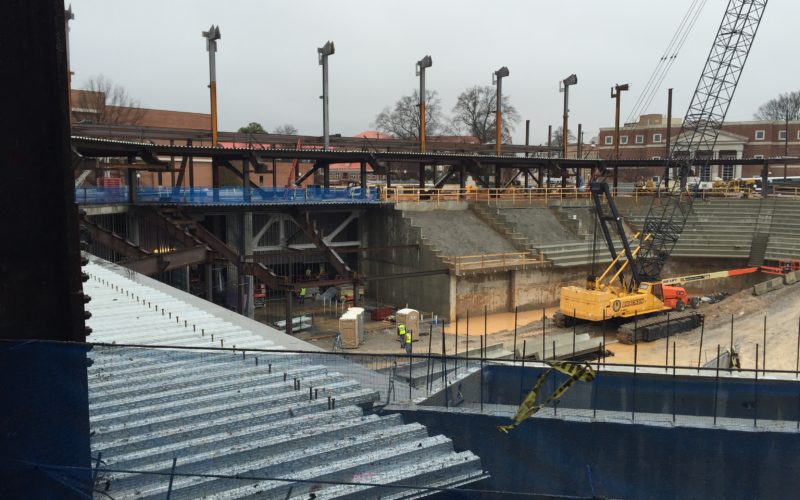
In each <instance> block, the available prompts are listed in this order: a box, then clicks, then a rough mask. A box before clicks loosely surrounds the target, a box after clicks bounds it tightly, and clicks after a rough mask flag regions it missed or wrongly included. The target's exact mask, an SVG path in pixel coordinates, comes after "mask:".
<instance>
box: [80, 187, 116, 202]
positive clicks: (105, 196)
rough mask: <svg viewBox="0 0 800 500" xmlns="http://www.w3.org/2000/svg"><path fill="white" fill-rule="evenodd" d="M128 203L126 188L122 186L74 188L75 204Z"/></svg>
mask: <svg viewBox="0 0 800 500" xmlns="http://www.w3.org/2000/svg"><path fill="white" fill-rule="evenodd" d="M128 201H129V193H128V188H127V187H124V186H123V187H82V188H75V202H76V203H78V204H80V205H108V204H112V203H128Z"/></svg>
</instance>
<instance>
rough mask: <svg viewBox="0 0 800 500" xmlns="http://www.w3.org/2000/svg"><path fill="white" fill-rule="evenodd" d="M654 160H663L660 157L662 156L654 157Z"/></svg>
mask: <svg viewBox="0 0 800 500" xmlns="http://www.w3.org/2000/svg"><path fill="white" fill-rule="evenodd" d="M653 159H654V160H660V159H661V157H660V156H654V157H653Z"/></svg>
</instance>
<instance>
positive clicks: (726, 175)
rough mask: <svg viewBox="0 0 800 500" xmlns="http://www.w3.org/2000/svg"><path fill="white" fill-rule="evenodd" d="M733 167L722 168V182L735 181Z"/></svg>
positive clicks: (725, 166)
mask: <svg viewBox="0 0 800 500" xmlns="http://www.w3.org/2000/svg"><path fill="white" fill-rule="evenodd" d="M733 168H734V167H733V165H723V166H722V180H723V181H729V180H732V179H733Z"/></svg>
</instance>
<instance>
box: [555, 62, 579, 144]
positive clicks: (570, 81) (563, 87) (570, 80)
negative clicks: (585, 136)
mask: <svg viewBox="0 0 800 500" xmlns="http://www.w3.org/2000/svg"><path fill="white" fill-rule="evenodd" d="M559 83H560V85H559V87H558V91H559V92H563V93H564V121H563V123H562V125H561V156H562V158H566V157H567V143H568V141H569V133H568V130H569V88H570V87H571V86H572V85H575V84H577V83H578V77H577V76H575V74H574V73H573V74H571V75H569V76H568V77H566V78H564V79H563V80H561V82H559Z"/></svg>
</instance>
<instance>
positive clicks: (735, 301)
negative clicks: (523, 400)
mask: <svg viewBox="0 0 800 500" xmlns="http://www.w3.org/2000/svg"><path fill="white" fill-rule="evenodd" d="M308 309H309V311H308V312H317V311H311V310H310V309H315V307H314V306H313V305H312V306H311V307H308ZM556 309H557V308H555V307H551V308H547V309H546V310H545V314H546V317H547V318H548V319H547V320H546V323H545V330H546V334H547V335H548V336H549V335H555V334H564V333H570V332H571V331H572V329H569V328H566V329H564V328H556V327H555V326H554V325H553V323H552V321H551V319H550V318H552V316H553V313H554V312H555V311H556ZM700 312H701V313H703V314H705V318H706V319H705V327H704V329H703V332H702V337H703V345H702V351H701V349H700V337H701V329H699V328H698V329H696V330H694V331H691V332H685V333H681V334H678V335H677V336H675V337H672V338H670V347H669V360H668V361H667V341H666V339H660V340H656V341H654V342H641V343H639V345H638V348H637V350H638V353H637V354H636V356H637V362H638V363H642V364H650V365H664V364H665V363H668V364H669V365H671V364H672V347H671V346H672V343H675V348H676V362H677V365H678V366H696V365H697V364H698V358H699V361H700V363H701V364H704V363H706V362H707V361H710V360H712V359H713V358H714V357H715V356H716V351H717V344H719V345H720V346H721V349H723V350H724V349H726V348H728V347H729V346H730V344H731V317H733V327H734V328H733V344H734V345H737V344H738V345H739V353H740V358H741V361H742V366H744V367H746V368H751V367H754V366H755V350H756V344H758V346H759V347H758V349H759V367H763V361H762V359H763V354H764V350H763V349H764V318H765V316H766V318H767V330H766V332H767V337H766V348H767V352H766V366H767V369H776V370H795V368H796V365H797V347H798V331H799V329H800V284H798V285H794V286H787V287H784V288H782V289H780V290H776V291H774V292H770V293H767V294H765V295H762V296H759V297H756V296H753V295H752V289H751V288H747V289H745V290H742V291H741V292H738V293H735V294H733V295H731V296H729V297H727V298H726V299H724V300H723V301H721V302H719V303H717V304H703V305H702V306H701V308H700ZM328 316H330V317H327V316H325V315H319V314H318V315H316V316H315V322H317V323H318V326H319V328H318V330H321V331H322V333H320V331H317V332H298V333H297V334H296V336H297V337H298V338H301V339H303V340H306V341H308V342H311V343H313V344H315V345H317V346H319V347H321V348H323V349H332V348H333V342H334V337H335V333H334V332H335V331H336V329H337V319H336V317H335V315H333V314H329V315H328ZM485 323H486V327H487V328H486V330H488V340H487V345H490V346H491V345H495V344H502V345H503V346H504V347H505V349H507V350H512V349H513V347H514V313H513V312H507V313H495V314H489V315H488V316H487V317H486V319H485ZM365 329H366V331H367V333H366V338H365V342H364V344H362V345H361V346H360V347H359V348H358V349H357V352H359V353H392V354H401V353H403V352H404V351H403V350H402V349H401V348H400V345H399V342H398V338H397V335H396V334H395V325H394V324H393V323H390V322H387V321H379V322H375V321H371V320H367V321H366V322H365ZM457 329H458V345H456V325H455V324H453V323H451V324H447V325H446V326H445V335H444V345H445V352H446V353H447V354H455V353H456V350H457V352H459V353H463V352H464V351H465V350H466V349H470V350H474V349H478V348H479V346H480V337H482V336H484V335H486V332H485V331H484V316H483V314H482V313H481V312H478V313H476V314H475V315H474V316H471V317H470V319H469V325H468V324H467V319H466V318H459V321H458V327H457ZM467 329H469V343H467ZM326 332H327V333H326ZM577 332H578V333H584V332H588V333H589V334H590V335H592V336H594V337H599V336H601V335H602V332H601V329H600V327H599V326H598V325H590V324H583V325H579V326H578V327H577ZM607 334H608V338H609V339H611V338H612V337H613V328H611V327H609V328H608V330H607ZM541 335H542V311H541V310H533V311H531V310H528V311H520V312H519V313H518V317H517V350H518V351H519V352H520V353H521V352H522V348H523V347H522V346H523V342H524V341H527V342H528V343H530V342H541ZM442 343H443V337H442V333H441V327H440V326H439V327H436V328H435V329H434V334H433V337H432V338H430V337H429V336H428V335H422V336H419V337H417V338H415V339H414V352H418V353H427V352H428V349H430V350H431V352H434V353H441V352H442ZM536 345H538V343H537V344H536ZM608 349H609V350H610V351H611V352H612V353H613V356H611V357H609V358H607V359H606V362H607V363H612V364H613V363H632V362H633V360H634V348H633V346H630V345H624V344H619V343H611V341H609V345H608Z"/></svg>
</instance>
